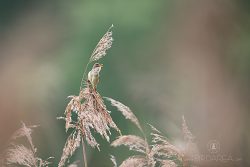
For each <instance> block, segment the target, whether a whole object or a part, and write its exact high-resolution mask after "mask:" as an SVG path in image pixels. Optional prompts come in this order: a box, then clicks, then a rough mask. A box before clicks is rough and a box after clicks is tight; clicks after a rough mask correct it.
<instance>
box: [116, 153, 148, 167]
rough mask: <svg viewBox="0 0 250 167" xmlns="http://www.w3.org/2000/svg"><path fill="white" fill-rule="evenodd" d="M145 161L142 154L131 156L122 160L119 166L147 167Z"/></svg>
mask: <svg viewBox="0 0 250 167" xmlns="http://www.w3.org/2000/svg"><path fill="white" fill-rule="evenodd" d="M147 166H148V164H147V161H146V159H145V157H143V156H139V155H137V156H131V157H129V158H127V159H126V160H124V161H123V162H122V164H121V165H120V167H147Z"/></svg>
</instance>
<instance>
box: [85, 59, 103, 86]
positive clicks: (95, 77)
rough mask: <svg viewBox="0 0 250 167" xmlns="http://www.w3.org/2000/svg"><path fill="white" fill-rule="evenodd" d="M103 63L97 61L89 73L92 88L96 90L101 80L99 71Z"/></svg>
mask: <svg viewBox="0 0 250 167" xmlns="http://www.w3.org/2000/svg"><path fill="white" fill-rule="evenodd" d="M102 67H103V65H102V64H99V63H95V64H94V65H93V67H92V70H91V71H89V73H88V80H89V81H90V83H91V85H92V88H93V89H94V90H96V86H97V84H98V82H99V75H100V74H99V73H100V71H101V69H102Z"/></svg>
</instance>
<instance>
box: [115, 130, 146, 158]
mask: <svg viewBox="0 0 250 167" xmlns="http://www.w3.org/2000/svg"><path fill="white" fill-rule="evenodd" d="M121 145H125V146H127V147H129V149H130V150H133V151H137V152H141V153H144V154H146V150H147V143H146V141H145V140H143V139H142V138H140V137H138V136H134V135H124V136H119V137H118V138H117V139H116V140H115V141H113V142H112V143H111V146H113V147H117V146H121Z"/></svg>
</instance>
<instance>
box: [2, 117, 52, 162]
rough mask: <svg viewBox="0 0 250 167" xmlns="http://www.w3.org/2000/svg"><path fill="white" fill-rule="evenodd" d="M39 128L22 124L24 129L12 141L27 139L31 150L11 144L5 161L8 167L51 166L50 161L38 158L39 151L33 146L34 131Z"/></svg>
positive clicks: (16, 133)
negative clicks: (17, 166) (16, 166)
mask: <svg viewBox="0 0 250 167" xmlns="http://www.w3.org/2000/svg"><path fill="white" fill-rule="evenodd" d="M34 127H37V126H29V127H27V126H26V125H25V124H24V123H23V122H22V127H21V128H20V129H18V130H17V131H16V132H14V134H13V135H12V137H11V140H15V139H17V138H20V137H26V139H27V140H28V143H29V144H30V148H28V147H26V146H24V145H18V144H11V145H10V146H9V148H8V149H7V150H6V152H5V160H4V163H5V164H6V165H7V166H8V165H10V166H13V165H20V166H27V167H45V166H48V165H49V164H51V162H49V161H48V160H49V159H50V158H52V157H50V158H48V159H47V160H42V159H41V158H39V157H37V156H36V151H37V149H36V148H35V146H34V145H33V142H32V137H31V133H32V129H31V128H34Z"/></svg>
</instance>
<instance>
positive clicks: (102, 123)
mask: <svg viewBox="0 0 250 167" xmlns="http://www.w3.org/2000/svg"><path fill="white" fill-rule="evenodd" d="M112 27H113V25H112V26H111V27H110V28H109V29H108V31H107V32H106V33H105V34H104V36H103V37H102V38H101V40H100V41H99V43H98V44H97V46H96V48H95V49H94V51H93V53H92V55H91V57H90V59H89V62H88V64H89V63H91V62H93V61H97V60H99V59H100V58H102V57H104V56H105V55H106V51H107V50H108V49H109V48H110V47H111V46H112V41H113V38H112V32H111V28H112ZM88 64H87V66H88ZM87 66H86V68H85V71H84V74H83V77H82V81H81V86H80V92H79V95H78V96H69V98H71V100H70V102H69V103H68V105H67V107H66V109H65V118H64V119H65V121H66V123H65V129H66V131H67V130H68V129H69V128H73V129H74V131H77V132H78V133H80V136H81V139H82V140H83V139H84V140H86V142H87V143H88V144H89V145H90V146H91V147H93V148H97V149H98V150H100V148H99V143H98V142H97V141H96V139H95V138H94V136H93V135H92V131H95V132H96V133H98V134H100V135H101V136H102V137H103V138H105V139H106V140H107V141H108V142H109V140H110V139H109V136H110V135H111V132H110V129H111V128H113V129H115V130H116V131H118V132H119V133H120V130H119V128H118V127H117V126H116V124H115V123H114V122H113V120H112V118H111V116H110V112H109V111H108V110H107V107H106V105H105V104H104V101H103V99H102V96H101V95H100V94H99V93H98V92H97V91H96V87H93V85H92V84H91V82H90V81H89V80H87V81H85V78H84V77H85V72H86V69H87ZM98 77H99V76H98ZM72 112H74V113H76V114H77V117H78V118H77V120H76V121H72V118H71V115H72ZM60 119H61V117H60ZM68 140H76V138H69V139H68ZM68 142H69V141H67V142H66V144H65V147H64V151H63V154H62V157H61V161H60V166H64V165H65V163H66V160H67V159H68V158H69V157H71V156H72V154H73V152H74V151H75V149H76V148H74V147H73V148H71V149H69V148H68V147H72V146H71V145H69V144H67V143H68ZM77 143H78V141H77ZM79 144H80V143H79ZM82 144H83V145H82V146H84V143H82ZM77 146H78V145H77ZM72 150H74V151H73V152H71V151H72ZM83 150H84V149H83ZM83 155H84V157H86V155H85V153H83ZM85 163H86V162H85ZM85 166H86V164H85Z"/></svg>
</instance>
